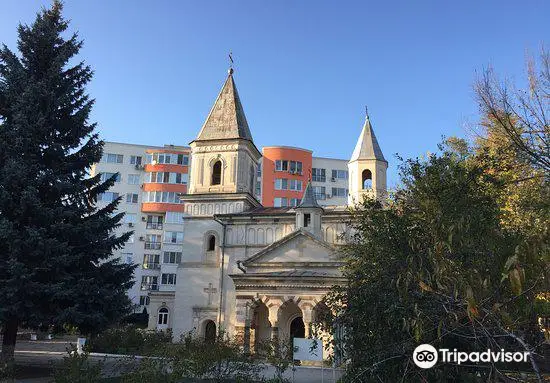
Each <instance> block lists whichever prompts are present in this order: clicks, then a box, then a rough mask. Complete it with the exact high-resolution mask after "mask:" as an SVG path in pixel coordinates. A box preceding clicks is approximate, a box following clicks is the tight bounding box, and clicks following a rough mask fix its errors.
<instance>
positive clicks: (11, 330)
mask: <svg viewBox="0 0 550 383" xmlns="http://www.w3.org/2000/svg"><path fill="white" fill-rule="evenodd" d="M17 327H18V323H17V320H8V321H6V322H5V323H4V331H3V332H2V353H0V362H3V363H5V362H8V363H9V362H13V356H14V351H15V342H16V340H17Z"/></svg>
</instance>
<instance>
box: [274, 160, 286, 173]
mask: <svg viewBox="0 0 550 383" xmlns="http://www.w3.org/2000/svg"><path fill="white" fill-rule="evenodd" d="M275 170H276V171H278V172H286V171H288V161H287V160H276V161H275Z"/></svg>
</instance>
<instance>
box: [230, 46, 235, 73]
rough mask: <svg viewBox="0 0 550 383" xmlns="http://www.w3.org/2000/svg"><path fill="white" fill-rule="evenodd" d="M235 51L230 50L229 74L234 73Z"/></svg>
mask: <svg viewBox="0 0 550 383" xmlns="http://www.w3.org/2000/svg"><path fill="white" fill-rule="evenodd" d="M233 64H234V61H233V52H231V51H229V74H232V73H233Z"/></svg>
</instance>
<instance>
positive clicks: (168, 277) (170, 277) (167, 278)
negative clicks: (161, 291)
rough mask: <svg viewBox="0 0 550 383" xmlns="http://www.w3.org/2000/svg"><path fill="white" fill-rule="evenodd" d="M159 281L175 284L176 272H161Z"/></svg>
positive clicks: (165, 283) (164, 283)
mask: <svg viewBox="0 0 550 383" xmlns="http://www.w3.org/2000/svg"><path fill="white" fill-rule="evenodd" d="M160 283H161V284H163V285H175V284H176V274H162V276H161V282H160Z"/></svg>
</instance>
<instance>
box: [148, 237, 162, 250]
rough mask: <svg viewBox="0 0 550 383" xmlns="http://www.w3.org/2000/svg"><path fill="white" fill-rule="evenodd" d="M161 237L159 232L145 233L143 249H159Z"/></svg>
mask: <svg viewBox="0 0 550 383" xmlns="http://www.w3.org/2000/svg"><path fill="white" fill-rule="evenodd" d="M161 239H162V237H161V235H160V234H147V235H146V236H145V249H148V250H160V242H161Z"/></svg>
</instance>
